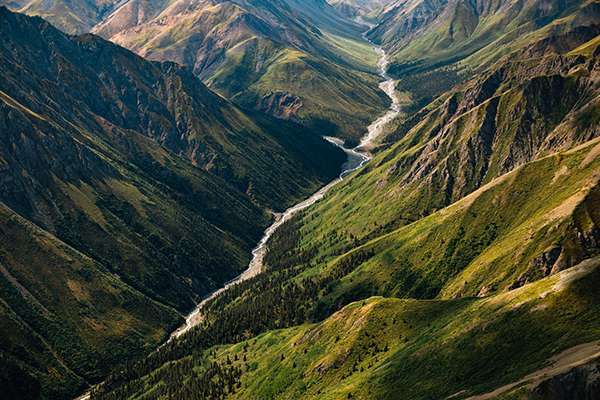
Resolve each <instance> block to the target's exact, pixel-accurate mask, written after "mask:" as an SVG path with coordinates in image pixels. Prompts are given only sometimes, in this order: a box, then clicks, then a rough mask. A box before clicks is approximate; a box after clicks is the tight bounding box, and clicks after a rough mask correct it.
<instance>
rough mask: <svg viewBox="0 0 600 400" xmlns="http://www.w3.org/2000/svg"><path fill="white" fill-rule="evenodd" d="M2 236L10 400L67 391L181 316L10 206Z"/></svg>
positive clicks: (146, 345) (0, 288)
mask: <svg viewBox="0 0 600 400" xmlns="http://www.w3.org/2000/svg"><path fill="white" fill-rule="evenodd" d="M0 237H1V239H2V240H1V243H2V244H1V245H0V297H1V298H2V301H1V302H0V321H1V322H0V326H1V329H0V343H1V350H0V355H1V358H2V360H3V362H2V364H3V366H2V372H1V373H0V376H1V378H0V381H3V385H2V386H3V387H4V388H6V389H8V390H9V391H10V393H9V394H7V393H4V395H7V396H8V397H7V398H55V399H58V398H65V397H68V395H67V396H65V394H71V395H72V394H74V393H77V392H78V391H81V390H83V388H84V387H85V386H84V384H85V382H86V381H92V382H93V381H96V380H98V379H100V378H102V376H103V373H104V371H106V370H107V369H108V368H110V367H111V366H114V365H115V364H119V363H120V362H122V360H123V359H126V358H128V357H131V356H132V355H137V356H142V355H144V354H145V353H147V352H148V351H151V350H152V349H153V348H154V347H155V346H157V345H158V344H159V343H160V342H161V341H162V340H164V339H165V337H167V335H168V332H169V331H170V330H171V329H173V328H175V327H176V326H177V324H179V323H181V321H182V318H181V317H180V316H179V315H178V313H176V311H175V310H174V309H172V308H168V307H166V306H165V305H162V304H160V303H157V302H155V301H152V300H149V299H148V297H146V296H144V295H143V294H142V293H140V292H139V291H137V290H135V289H133V288H132V287H131V286H128V285H126V284H125V283H123V281H122V280H121V279H119V277H118V276H117V275H116V274H114V272H111V271H109V270H108V269H107V268H106V267H105V266H103V265H101V264H99V263H98V262H97V261H95V260H93V259H92V258H90V257H88V256H86V255H85V254H83V253H81V252H79V251H77V250H75V249H74V248H73V247H71V246H69V245H67V244H65V243H64V242H62V241H60V240H58V239H57V238H56V237H55V236H53V235H51V234H50V233H48V232H46V231H43V230H42V229H40V228H39V227H37V226H35V225H33V224H32V223H30V222H28V221H27V220H25V219H24V218H22V217H20V216H19V215H18V214H16V213H14V212H13V211H12V210H10V209H9V208H7V207H6V206H5V205H3V204H2V205H1V207H0ZM19 379H20V381H19Z"/></svg>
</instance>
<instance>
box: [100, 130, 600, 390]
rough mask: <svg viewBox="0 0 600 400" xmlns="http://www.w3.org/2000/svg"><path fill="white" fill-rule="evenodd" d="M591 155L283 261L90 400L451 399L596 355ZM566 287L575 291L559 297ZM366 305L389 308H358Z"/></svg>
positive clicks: (283, 236)
mask: <svg viewBox="0 0 600 400" xmlns="http://www.w3.org/2000/svg"><path fill="white" fill-rule="evenodd" d="M599 140H600V139H594V140H592V141H589V142H587V143H585V144H584V145H581V146H579V147H577V148H576V149H572V150H568V151H565V152H559V153H556V154H553V155H551V156H547V157H544V158H542V159H540V160H537V161H533V162H530V163H528V164H526V165H525V166H523V167H521V168H518V169H516V170H515V171H513V172H510V173H508V174H506V175H504V176H502V177H500V178H498V179H496V180H494V181H492V182H491V183H490V184H488V185H486V186H484V187H483V188H482V189H480V190H478V191H477V192H475V193H473V194H471V195H470V196H467V197H465V198H464V199H462V200H460V201H458V202H456V203H454V204H452V205H451V206H449V207H447V208H444V209H442V210H440V211H438V212H436V213H434V214H432V215H431V216H429V217H427V218H423V219H421V220H419V221H417V222H415V223H413V224H410V225H407V226H405V227H403V228H400V229H398V230H396V231H394V232H391V233H389V234H387V235H383V236H381V237H378V238H376V239H374V240H372V241H370V242H368V243H366V244H365V245H363V246H361V247H358V248H355V249H352V250H351V251H349V252H348V253H346V254H343V255H342V256H339V257H334V258H331V259H327V258H322V257H318V255H315V254H312V255H313V256H315V258H314V259H311V258H307V257H306V256H307V255H306V253H303V250H305V249H306V248H305V247H303V246H302V245H299V246H297V247H296V249H297V250H295V251H296V253H295V254H294V256H290V257H283V258H282V259H281V260H282V262H281V263H275V264H272V267H271V268H270V269H269V273H267V274H264V275H262V276H259V277H257V278H255V279H253V280H252V281H249V282H245V283H244V284H242V285H240V286H238V287H236V288H234V289H232V290H230V291H228V292H227V293H226V294H224V295H223V296H221V297H220V298H217V299H216V300H214V301H213V302H212V303H211V304H210V305H209V306H208V308H207V309H206V311H205V312H206V319H205V320H204V322H203V324H202V326H201V327H200V328H199V329H196V330H195V331H193V332H192V333H191V334H189V335H187V336H186V337H184V338H183V340H181V341H179V342H178V343H174V344H173V345H172V346H170V347H168V348H165V349H163V350H162V351H161V352H159V353H158V354H156V355H154V356H153V357H150V358H149V359H147V360H144V361H143V362H141V363H140V364H139V365H135V366H133V367H131V368H130V369H128V370H126V371H124V372H122V373H117V374H115V375H114V376H113V377H111V379H109V381H108V382H107V383H106V384H105V385H104V386H103V387H101V388H99V390H98V391H97V393H96V394H95V398H99V399H114V398H137V397H138V396H140V395H143V396H144V398H150V399H160V398H164V397H165V396H167V394H169V393H170V395H175V396H181V397H183V398H186V397H190V396H193V395H197V394H198V393H204V395H205V396H206V397H207V398H220V397H219V396H221V395H223V393H225V394H228V395H229V397H231V398H236V396H237V397H238V398H331V399H340V398H348V397H347V396H348V394H349V393H350V394H351V395H352V396H353V397H354V396H356V398H373V399H380V398H394V396H395V395H397V393H398V391H399V390H401V391H402V393H404V394H405V396H406V397H405V398H415V399H419V398H424V397H425V398H426V397H427V396H430V397H431V398H440V397H445V396H448V395H451V394H453V393H456V392H459V391H461V390H466V392H463V393H462V394H463V396H462V397H463V398H464V397H467V395H469V394H471V393H477V392H482V391H487V390H491V389H493V388H495V387H496V386H499V385H502V384H504V383H506V382H512V381H513V380H516V379H518V378H520V377H522V376H524V375H526V374H527V373H529V372H530V371H531V370H533V369H536V368H539V367H541V366H542V365H543V364H544V362H545V360H547V359H548V358H550V357H551V356H552V355H554V354H555V353H557V352H560V351H562V350H563V349H565V348H567V347H570V346H575V345H577V344H580V343H585V342H589V341H592V340H597V339H598V332H597V324H598V321H597V319H596V318H597V317H596V316H595V315H596V314H597V311H596V308H597V306H598V305H597V299H596V297H595V296H596V291H595V290H593V287H594V286H595V285H596V284H597V280H598V270H597V265H598V260H597V256H598V254H599V252H600V249H599V248H598V246H597V243H598V232H600V230H599V228H598V226H599V224H600V215H598V209H597V204H598V199H599V196H600V192H599V189H598V188H599V187H598V183H599V179H600V176H599V175H598V171H600V164H599V163H600V152H599V150H598V149H599V148H600V143H599ZM490 205H493V206H490ZM516 210H518V211H516ZM298 227H299V226H298V225H297V224H292V225H291V226H290V225H287V228H286V229H284V230H282V231H281V233H280V234H279V235H278V238H277V239H276V240H275V241H274V242H273V244H272V246H274V245H275V246H277V247H274V248H280V247H282V248H285V246H286V245H289V244H290V243H291V244H297V242H296V241H295V239H299V238H300V236H301V234H300V235H298V234H297V233H294V232H296V229H297V228H298ZM300 229H301V227H300ZM327 247H328V243H327V242H322V246H321V247H320V248H327ZM270 255H271V257H273V256H275V255H278V253H277V252H271V253H270ZM594 257H596V258H595V260H594V261H593V262H590V259H591V258H594ZM314 260H316V261H314ZM580 263H581V266H578V264H580ZM592 267H593V268H592ZM580 269H581V270H583V271H587V272H588V273H583V274H581V275H580V274H579V272H578V271H580ZM561 271H562V272H561ZM569 276H570V277H578V279H579V281H578V282H580V283H578V284H576V285H573V287H572V286H569V285H568V282H571V281H573V279H571V278H568V277H569ZM567 288H568V290H567ZM555 292H556V293H555ZM376 294H380V295H384V296H395V297H399V298H401V299H404V300H401V299H387V300H375V301H374V300H369V301H366V302H365V299H368V298H369V297H371V296H373V295H376ZM478 297H479V298H480V299H478ZM410 298H412V299H410ZM433 298H435V299H433ZM353 301H358V302H357V303H354V304H352V305H350V306H348V307H346V308H344V309H343V310H342V311H341V312H339V313H335V312H336V311H337V310H339V309H342V308H343V307H344V306H346V305H348V304H350V303H352V302H353ZM321 320H324V322H322V323H319V324H317V325H308V326H307V325H303V323H306V322H307V321H321ZM294 326H295V327H294ZM286 327H290V329H288V330H284V331H276V330H274V329H279V328H286ZM248 338H254V339H248ZM231 343H237V344H236V345H234V346H230V345H229V344H231ZM215 345H226V346H225V347H217V348H214V347H213V346H215ZM524 354H525V355H526V356H523V355H524ZM457 360H458V361H457ZM484 366H485V368H484ZM209 377H212V378H210V379H209ZM213 378H214V379H213ZM207 379H208V380H209V381H210V382H213V383H214V384H210V383H207V381H206V380H207ZM191 382H197V385H193V384H191Z"/></svg>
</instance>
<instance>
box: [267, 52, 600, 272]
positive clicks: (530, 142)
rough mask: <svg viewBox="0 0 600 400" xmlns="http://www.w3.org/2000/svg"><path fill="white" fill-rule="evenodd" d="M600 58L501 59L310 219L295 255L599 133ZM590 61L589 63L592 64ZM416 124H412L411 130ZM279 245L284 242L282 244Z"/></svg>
mask: <svg viewBox="0 0 600 400" xmlns="http://www.w3.org/2000/svg"><path fill="white" fill-rule="evenodd" d="M596 60H597V58H591V59H587V60H585V59H580V58H576V57H573V58H566V59H565V58H562V57H557V56H548V57H547V58H546V57H544V58H534V59H530V60H515V61H513V62H510V63H503V64H500V65H499V66H498V67H497V68H494V69H492V70H491V71H489V72H488V73H486V74H483V75H481V76H479V77H477V78H476V79H474V80H472V81H470V82H469V83H467V84H466V85H464V86H463V87H461V88H459V89H457V90H456V91H454V92H453V93H450V94H447V95H445V96H443V97H442V98H440V99H438V101H437V102H435V103H432V105H431V106H430V107H429V108H428V109H426V110H425V112H424V113H423V115H420V116H418V120H417V122H415V123H409V124H408V128H406V129H404V128H401V129H400V130H398V131H397V132H396V133H393V134H391V135H390V136H389V137H388V139H387V141H388V143H390V147H389V148H388V149H385V150H383V151H381V152H379V153H378V154H377V156H376V157H375V158H374V159H373V161H372V162H371V163H370V164H369V165H368V166H367V167H366V168H365V169H364V170H363V171H361V172H359V173H357V174H356V176H355V177H354V178H353V179H351V180H349V181H348V182H347V183H344V184H342V185H340V186H338V187H337V188H335V189H334V190H333V191H332V192H331V193H330V195H329V196H327V198H326V199H324V200H323V201H322V202H320V203H319V204H318V205H316V206H315V207H313V208H312V209H311V210H309V211H308V212H307V213H306V215H305V216H304V217H302V219H301V221H299V222H298V223H299V225H300V227H301V228H300V237H301V239H300V240H299V243H298V244H297V246H296V247H294V248H293V250H291V251H290V252H289V253H282V254H278V255H277V256H274V257H273V258H272V260H273V261H272V262H273V264H276V263H277V262H279V260H283V259H286V257H288V256H290V255H292V254H293V255H299V254H306V257H305V258H308V259H309V260H311V261H312V262H317V261H318V260H319V258H320V257H323V256H327V257H329V256H332V255H336V254H341V253H344V252H345V251H347V250H348V249H351V248H353V247H356V246H358V245H360V244H362V243H365V242H366V241H369V240H371V239H373V238H375V237H378V236H380V235H382V234H385V233H387V232H390V231H392V230H394V229H396V228H398V227H400V226H404V225H407V224H410V223H412V222H414V221H418V220H420V219H421V218H422V217H424V216H427V215H429V214H430V213H432V212H433V211H435V210H437V209H441V208H444V207H445V206H447V205H449V204H451V203H453V202H455V201H457V200H459V199H461V198H463V197H464V196H466V195H468V194H469V193H471V192H473V191H475V190H477V189H478V188H480V187H481V186H483V185H485V184H487V183H489V182H491V181H492V180H493V179H494V178H496V177H498V176H500V175H502V174H504V173H506V172H509V171H511V170H512V169H514V168H516V167H518V166H520V165H523V164H524V163H526V162H528V161H531V160H535V159H537V158H539V157H542V156H545V155H547V154H551V153H553V152H555V151H557V150H560V149H568V148H570V147H572V146H574V145H576V144H577V143H581V142H583V141H586V140H589V139H590V138H593V137H595V136H597V135H598V130H597V124H598V122H597V121H598V113H597V110H598V88H597V84H595V83H594V80H595V78H593V77H589V78H588V77H586V76H579V77H578V76H577V74H573V73H572V72H573V71H576V70H578V69H579V68H580V67H581V68H583V70H585V71H588V72H586V74H584V75H587V74H592V75H594V74H597V72H594V71H596V70H597V67H596V63H597V61H596ZM583 65H585V67H583ZM411 126H412V127H411ZM273 247H274V248H276V247H277V246H273Z"/></svg>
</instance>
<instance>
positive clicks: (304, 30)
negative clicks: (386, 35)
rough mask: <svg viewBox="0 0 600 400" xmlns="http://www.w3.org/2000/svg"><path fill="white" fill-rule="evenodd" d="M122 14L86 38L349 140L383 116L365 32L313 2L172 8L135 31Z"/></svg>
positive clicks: (246, 1)
mask: <svg viewBox="0 0 600 400" xmlns="http://www.w3.org/2000/svg"><path fill="white" fill-rule="evenodd" d="M130 15H131V10H129V9H128V8H126V7H125V6H123V7H121V8H119V9H118V10H116V11H115V12H114V13H113V14H112V15H111V16H110V17H108V18H107V19H106V20H105V21H104V22H103V23H101V24H99V25H98V26H96V27H95V28H94V32H96V33H98V34H100V35H102V36H104V37H106V38H108V39H110V40H112V41H114V42H116V43H119V44H121V45H123V46H125V47H127V48H129V49H131V50H133V51H135V52H137V53H138V54H140V55H142V56H144V57H148V58H150V59H155V60H173V61H177V62H179V63H181V64H183V65H187V66H189V67H190V68H192V69H193V71H194V73H195V74H196V75H198V76H200V77H201V78H202V79H203V80H204V81H205V82H206V83H207V84H208V85H209V86H210V87H211V88H213V89H214V90H216V91H218V92H219V93H221V94H223V95H224V96H226V97H228V98H230V99H233V100H234V101H236V102H237V103H239V104H241V105H243V106H245V107H248V108H255V109H259V110H263V111H267V112H269V113H271V114H273V115H276V116H278V117H281V118H286V119H289V118H291V119H295V120H299V121H302V122H303V123H305V124H307V125H308V126H311V127H316V128H319V129H321V130H322V131H323V133H324V134H328V135H340V136H343V137H346V138H355V139H356V138H358V137H360V136H361V135H362V134H363V131H364V128H365V127H366V126H367V125H368V122H369V121H370V120H371V119H372V118H373V117H374V116H375V115H377V113H379V112H381V111H382V110H383V108H384V105H385V102H386V99H385V96H384V95H383V93H381V92H379V91H378V90H377V85H376V82H377V77H376V76H375V75H374V74H373V73H371V71H374V69H375V53H374V52H373V50H372V48H371V47H370V46H369V45H368V43H366V42H365V41H364V40H363V39H362V38H361V30H362V29H364V28H363V27H361V26H359V25H356V24H353V23H351V22H348V21H347V20H345V19H343V18H342V17H341V16H340V15H339V14H338V13H337V12H336V11H335V10H334V9H333V8H332V7H331V6H329V5H328V4H327V3H326V2H324V1H322V0H310V1H296V0H285V1H284V0H279V1H276V2H272V1H268V2H267V1H264V0H227V1H221V0H219V1H217V0H201V1H191V0H178V1H174V2H170V4H168V6H167V7H166V8H164V10H163V11H161V12H160V13H158V14H157V15H156V16H155V17H154V18H151V19H149V20H148V21H147V22H145V23H142V24H139V23H138V24H130V23H128V22H126V21H129V19H130ZM127 27H129V28H128V29H127Z"/></svg>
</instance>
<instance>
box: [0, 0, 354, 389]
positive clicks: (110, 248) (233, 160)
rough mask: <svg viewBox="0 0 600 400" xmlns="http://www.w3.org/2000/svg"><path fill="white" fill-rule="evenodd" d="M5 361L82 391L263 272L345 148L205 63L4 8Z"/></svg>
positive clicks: (21, 379)
mask: <svg viewBox="0 0 600 400" xmlns="http://www.w3.org/2000/svg"><path fill="white" fill-rule="evenodd" d="M0 32H1V33H2V36H3V40H2V43H0V65H1V69H2V74H0V204H2V208H1V212H0V215H1V217H0V235H1V236H2V244H1V245H0V266H1V271H0V272H1V273H0V284H1V293H0V304H1V307H2V308H1V310H2V311H1V318H0V319H1V321H2V330H1V333H0V336H1V339H0V358H1V359H2V360H3V362H5V364H3V367H2V369H1V375H0V382H2V386H3V387H5V386H6V387H8V388H10V389H11V390H16V391H18V393H17V394H15V396H16V397H17V398H26V397H33V398H37V397H38V393H39V394H40V396H41V397H42V398H52V399H55V398H72V397H73V396H74V395H76V394H78V392H79V391H80V390H81V389H82V388H83V387H84V383H85V382H97V381H99V380H101V379H102V377H103V376H105V374H106V373H107V372H108V370H109V368H111V367H114V366H116V365H118V364H120V363H121V362H124V361H126V360H128V359H129V358H131V357H135V356H141V355H143V354H146V353H148V352H149V351H150V350H152V349H154V348H155V347H156V345H157V344H158V343H160V342H161V341H163V340H164V339H165V338H166V336H167V334H168V332H169V331H170V330H171V329H172V328H174V327H175V326H176V325H177V324H179V323H180V322H181V314H183V313H184V312H187V311H188V310H190V309H191V308H192V307H193V306H194V305H195V304H196V303H197V302H198V300H199V299H200V298H201V297H202V296H204V295H206V294H207V293H208V292H210V291H212V290H214V289H215V288H217V287H220V286H222V285H223V283H224V282H226V281H228V280H230V279H232V278H233V277H234V276H236V275H238V274H239V273H240V272H241V271H242V270H243V269H245V268H246V267H247V265H248V262H249V260H250V251H251V249H252V248H253V247H254V246H255V244H256V243H257V241H258V240H259V239H260V237H261V235H262V231H263V230H264V228H265V227H266V226H267V225H268V224H269V223H270V222H271V219H272V217H271V216H270V215H269V214H268V213H267V212H266V209H265V208H266V207H267V206H273V207H277V208H283V207H285V206H286V205H287V204H289V203H291V202H295V201H296V199H297V198H299V197H304V196H306V195H307V194H308V193H310V192H312V191H313V190H314V189H315V188H316V187H318V186H321V185H322V184H323V183H324V182H325V181H327V180H329V179H331V178H333V177H335V176H337V174H338V171H339V165H340V164H341V162H342V161H343V159H344V154H343V153H342V152H341V151H339V150H336V149H335V148H333V146H331V145H329V144H328V143H327V142H325V141H324V140H323V139H321V138H320V137H318V136H317V135H315V134H314V133H312V132H310V131H307V130H306V129H304V128H301V127H300V126H298V125H296V124H293V123H291V122H282V121H278V120H274V119H273V118H272V117H268V116H265V115H258V114H256V115H255V114H254V113H245V112H243V111H241V110H240V109H238V108H237V107H235V106H234V105H232V104H231V103H230V102H228V101H226V100H224V99H223V98H221V97H219V96H218V95H216V94H214V93H212V92H211V91H209V90H208V89H207V88H206V87H205V86H203V85H202V84H201V83H200V81H199V80H198V79H197V78H195V77H194V76H193V75H192V74H191V73H190V72H188V71H187V70H185V69H183V68H181V67H179V66H177V65H175V64H172V63H165V64H160V63H152V62H148V61H145V60H143V59H141V58H140V57H138V56H136V55H134V54H133V53H131V52H129V51H127V50H125V49H123V48H120V47H118V46H115V45H113V44H110V43H108V42H106V41H104V40H103V39H100V38H98V37H94V36H91V35H85V36H79V37H70V36H67V35H65V34H63V33H61V32H60V31H58V30H57V29H55V28H53V27H52V26H51V25H49V24H48V23H47V22H45V21H43V20H42V19H40V18H31V17H26V16H24V15H19V14H13V13H11V12H9V11H8V10H7V9H5V8H3V7H2V8H0Z"/></svg>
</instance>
